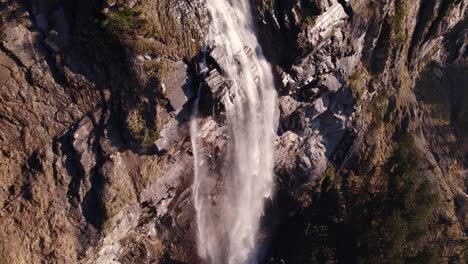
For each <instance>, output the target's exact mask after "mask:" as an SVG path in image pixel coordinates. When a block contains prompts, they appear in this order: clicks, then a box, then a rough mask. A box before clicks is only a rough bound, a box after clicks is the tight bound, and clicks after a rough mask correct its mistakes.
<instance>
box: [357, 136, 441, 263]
mask: <svg viewBox="0 0 468 264" xmlns="http://www.w3.org/2000/svg"><path fill="white" fill-rule="evenodd" d="M419 168H420V163H419V156H418V153H417V151H416V149H415V146H414V143H413V140H412V138H411V136H409V135H406V136H403V137H402V138H401V140H400V142H399V144H398V146H397V147H396V149H395V151H394V153H393V154H392V156H391V157H390V159H389V160H388V161H387V163H386V165H385V166H384V173H385V174H386V175H385V179H386V182H385V184H384V186H385V187H384V190H381V191H380V192H379V193H370V192H368V191H367V190H363V193H362V194H361V195H360V199H362V198H364V197H367V198H366V199H364V200H365V201H366V202H364V204H361V202H360V201H358V202H357V204H356V209H357V208H367V210H356V211H354V212H353V216H352V218H351V219H352V220H351V225H352V227H353V230H354V232H355V234H354V237H355V241H354V246H355V249H356V251H355V252H356V255H357V256H356V257H357V260H358V263H377V262H382V259H384V260H390V261H389V263H436V260H437V252H436V250H435V249H434V248H431V247H429V245H427V246H426V247H424V243H423V241H424V239H425V237H426V235H427V233H428V226H427V225H428V222H429V220H430V218H431V216H432V215H433V213H434V210H435V208H436V207H437V202H438V198H437V196H436V195H434V194H433V193H432V185H431V184H430V183H429V182H428V181H427V180H426V179H424V178H423V177H421V175H420V174H419Z"/></svg>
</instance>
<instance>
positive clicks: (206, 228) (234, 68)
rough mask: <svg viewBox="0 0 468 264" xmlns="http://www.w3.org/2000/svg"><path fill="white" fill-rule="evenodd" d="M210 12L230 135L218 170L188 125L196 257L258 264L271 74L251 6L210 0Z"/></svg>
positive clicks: (268, 190)
mask: <svg viewBox="0 0 468 264" xmlns="http://www.w3.org/2000/svg"><path fill="white" fill-rule="evenodd" d="M207 6H208V10H209V13H210V15H211V18H212V20H211V25H210V30H209V34H208V37H207V42H208V45H210V46H211V47H215V48H216V49H219V50H220V51H221V52H222V53H223V55H224V56H223V58H224V61H223V62H222V67H223V71H224V72H223V76H224V77H225V78H226V79H228V80H229V81H230V82H231V84H232V85H231V86H230V87H229V88H228V89H229V91H228V92H227V93H226V94H225V95H224V97H223V98H222V102H223V104H224V106H225V110H226V121H227V126H228V135H229V137H228V139H227V150H226V152H227V153H224V163H223V165H222V166H220V167H222V168H213V167H211V166H209V165H208V163H209V160H208V158H206V157H207V156H211V154H212V153H206V151H205V144H204V143H203V141H204V140H205V138H203V137H204V136H206V135H207V133H209V132H207V131H208V130H209V129H210V128H209V126H208V127H207V125H206V124H209V123H207V122H204V124H205V125H202V124H200V122H199V121H198V120H197V119H196V117H195V118H194V119H193V120H192V123H191V134H192V135H191V136H192V145H193V153H194V170H195V178H194V184H193V191H194V201H195V209H196V212H197V227H198V252H199V255H200V257H201V258H202V259H204V260H205V261H206V262H208V263H213V264H223V263H228V264H244V263H256V262H257V252H256V249H257V247H256V242H257V233H258V229H259V222H260V218H261V216H262V215H263V209H264V208H263V207H264V202H265V200H266V199H267V198H270V197H271V195H272V191H273V162H274V160H273V143H274V138H275V128H276V119H275V111H276V108H277V102H276V92H275V90H274V85H273V76H272V73H271V68H270V65H269V64H268V63H267V61H266V60H265V58H264V57H263V54H262V51H261V48H260V46H259V43H258V40H257V38H256V36H255V32H254V26H253V21H252V17H251V13H250V5H249V0H207ZM197 103H198V101H197ZM195 114H197V113H195ZM216 190H218V191H216Z"/></svg>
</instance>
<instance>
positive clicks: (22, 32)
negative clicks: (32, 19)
mask: <svg viewBox="0 0 468 264" xmlns="http://www.w3.org/2000/svg"><path fill="white" fill-rule="evenodd" d="M37 41H38V34H37V33H31V32H30V31H29V30H28V29H27V28H26V27H24V26H22V25H18V26H16V27H13V28H8V29H7V30H6V31H5V38H4V39H3V41H2V42H3V45H4V46H5V48H6V49H8V50H9V51H10V52H11V53H13V54H14V55H15V56H16V57H17V58H18V59H19V60H20V61H21V63H22V64H23V65H24V66H26V67H28V68H29V67H31V66H32V65H33V64H34V63H35V62H36V61H38V60H39V59H40V58H41V57H42V56H41V55H40V54H39V53H40V51H39V50H38V49H36V48H34V45H36V43H37Z"/></svg>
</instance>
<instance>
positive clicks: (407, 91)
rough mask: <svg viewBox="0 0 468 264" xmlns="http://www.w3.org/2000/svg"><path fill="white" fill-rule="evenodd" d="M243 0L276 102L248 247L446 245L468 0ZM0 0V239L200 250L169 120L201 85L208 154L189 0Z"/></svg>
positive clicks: (57, 254)
mask: <svg viewBox="0 0 468 264" xmlns="http://www.w3.org/2000/svg"><path fill="white" fill-rule="evenodd" d="M251 3H252V9H253V10H252V12H253V14H254V18H255V19H256V23H257V28H258V33H257V35H258V38H259V40H260V42H261V44H262V46H263V49H264V52H265V54H266V56H267V58H268V60H269V61H270V63H271V64H272V67H273V69H274V74H275V79H276V89H277V91H278V94H279V106H280V107H279V114H280V117H279V120H280V122H279V127H278V138H277V140H276V143H275V157H276V162H275V164H276V165H275V175H276V185H277V195H276V197H275V199H274V201H273V202H272V203H271V204H269V205H268V208H267V210H266V215H265V219H264V221H263V222H264V224H263V225H262V226H263V227H264V228H263V229H262V234H265V236H263V235H262V237H266V238H265V240H268V242H269V243H268V245H269V246H268V247H267V248H266V249H265V255H266V257H265V262H268V263H283V262H284V261H286V263H309V262H310V263H316V262H317V263H334V262H344V263H348V262H350V263H354V262H369V263H383V262H390V263H391V262H392V261H393V260H394V261H395V262H396V261H400V262H409V261H415V262H417V261H419V262H421V263H428V262H429V260H433V261H435V263H441V262H442V263H463V261H464V258H466V257H465V255H464V254H466V253H464V250H465V249H466V229H467V225H468V223H467V214H468V211H467V210H468V207H467V206H468V201H467V198H468V197H467V193H466V192H467V189H466V177H467V174H466V173H467V172H466V171H467V169H466V168H467V165H468V164H467V162H468V156H467V155H468V154H467V153H468V139H467V135H468V127H467V124H468V94H467V89H466V87H467V85H466V83H467V76H468V75H467V74H466V73H467V67H468V66H467V60H466V55H467V51H466V43H467V41H466V39H467V35H466V28H467V27H466V25H467V21H466V7H467V5H468V2H467V1H464V0H445V1H435V0H420V1H411V0H396V1H362V0H355V1H344V0H343V1H335V0H323V1H319V0H317V1H315V0H307V1H305V0H304V1H293V0H252V1H251ZM0 17H1V21H2V23H1V28H0V30H1V31H0V36H1V38H0V85H1V87H2V89H1V90H0V93H1V97H0V99H1V104H0V124H1V126H0V128H1V129H0V150H1V151H0V175H1V177H0V186H1V189H0V259H2V260H4V262H5V263H41V262H55V263H75V262H80V263H81V262H82V263H109V262H110V261H119V262H121V263H154V262H161V263H165V261H166V262H169V263H173V262H176V263H178V262H182V263H198V262H200V260H199V259H198V257H197V253H196V245H195V232H196V223H194V209H193V202H192V196H191V188H190V187H191V182H192V177H193V154H192V150H191V147H192V146H191V143H190V135H189V123H188V122H189V120H190V117H191V115H192V110H193V107H194V106H193V101H194V97H195V96H196V94H195V93H196V91H197V89H198V88H199V87H201V89H202V93H200V95H201V98H200V100H201V101H200V102H201V103H200V105H201V108H200V109H199V110H200V113H201V114H202V115H203V116H204V120H203V123H204V124H203V127H204V128H205V134H204V135H203V137H204V138H205V140H204V141H205V142H207V146H206V148H207V149H209V150H211V151H212V153H213V156H212V157H211V158H210V164H212V165H213V166H216V164H218V163H219V162H221V160H219V159H220V157H218V156H217V155H216V153H218V152H219V151H220V150H222V149H223V148H224V140H223V136H224V135H225V129H226V127H225V120H224V116H223V106H222V104H221V102H220V97H221V96H222V94H223V90H225V89H229V83H227V82H226V81H225V80H224V79H223V77H222V66H223V65H222V61H223V60H222V57H220V55H219V53H217V52H216V49H214V50H213V51H211V52H210V53H209V55H208V66H209V69H210V74H209V75H208V76H202V75H199V71H200V67H201V66H200V63H201V50H202V48H203V40H204V36H205V34H206V32H207V29H208V25H209V16H208V14H207V11H206V7H205V4H204V1H202V0H200V1H199V0H194V1H180V0H164V1H149V0H148V1H147V0H140V1H123V0H122V1H119V0H117V1H100V0H93V1H86V3H84V1H60V0H55V1H32V0H31V1H9V0H3V1H1V2H0ZM465 260H466V259H465ZM282 261H283V262H282Z"/></svg>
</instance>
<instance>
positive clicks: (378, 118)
mask: <svg viewBox="0 0 468 264" xmlns="http://www.w3.org/2000/svg"><path fill="white" fill-rule="evenodd" d="M388 97H389V95H388V92H387V90H386V89H382V90H381V91H378V92H377V96H376V97H375V98H374V99H373V100H372V102H371V103H370V104H369V112H370V113H371V114H372V124H371V126H372V127H373V128H380V127H381V126H382V125H383V121H384V117H385V114H386V113H387V108H388Z"/></svg>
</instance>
